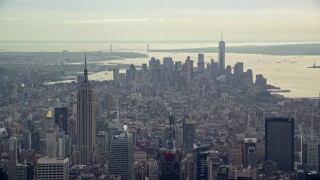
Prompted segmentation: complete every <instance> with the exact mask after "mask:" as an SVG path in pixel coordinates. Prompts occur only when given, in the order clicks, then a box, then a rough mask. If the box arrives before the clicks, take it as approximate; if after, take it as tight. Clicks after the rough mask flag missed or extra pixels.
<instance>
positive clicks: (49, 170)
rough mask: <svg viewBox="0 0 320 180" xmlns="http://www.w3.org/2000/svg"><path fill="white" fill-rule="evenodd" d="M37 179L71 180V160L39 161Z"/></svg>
mask: <svg viewBox="0 0 320 180" xmlns="http://www.w3.org/2000/svg"><path fill="white" fill-rule="evenodd" d="M37 162H38V163H37V179H38V180H47V179H63V180H68V179H69V159H68V158H65V159H57V158H49V157H42V158H39V159H38V161H37Z"/></svg>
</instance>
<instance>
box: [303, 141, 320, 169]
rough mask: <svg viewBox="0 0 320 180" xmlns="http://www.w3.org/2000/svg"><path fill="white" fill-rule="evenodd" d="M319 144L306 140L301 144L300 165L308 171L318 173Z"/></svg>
mask: <svg viewBox="0 0 320 180" xmlns="http://www.w3.org/2000/svg"><path fill="white" fill-rule="evenodd" d="M319 150H320V149H319V143H318V141H317V140H314V139H308V140H303V142H302V164H304V165H306V166H307V167H308V169H309V170H312V171H319Z"/></svg>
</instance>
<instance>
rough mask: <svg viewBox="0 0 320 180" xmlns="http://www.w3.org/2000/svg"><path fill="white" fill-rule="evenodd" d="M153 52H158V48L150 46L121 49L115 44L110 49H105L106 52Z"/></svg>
mask: <svg viewBox="0 0 320 180" xmlns="http://www.w3.org/2000/svg"><path fill="white" fill-rule="evenodd" d="M152 50H157V48H155V47H153V46H151V45H150V44H146V45H141V46H137V47H134V46H133V47H119V46H118V45H117V46H115V45H114V44H110V45H109V49H105V50H103V51H105V52H123V51H140V52H147V53H148V52H150V51H152Z"/></svg>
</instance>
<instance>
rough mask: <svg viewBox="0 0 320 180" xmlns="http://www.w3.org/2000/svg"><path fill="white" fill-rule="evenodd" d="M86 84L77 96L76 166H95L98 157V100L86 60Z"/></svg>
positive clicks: (81, 87) (81, 86) (82, 84)
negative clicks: (89, 78) (90, 80)
mask: <svg viewBox="0 0 320 180" xmlns="http://www.w3.org/2000/svg"><path fill="white" fill-rule="evenodd" d="M84 77H85V79H84V82H82V83H81V85H80V89H79V91H78V94H77V123H76V125H77V128H76V144H75V145H76V149H75V153H74V154H73V156H75V157H73V158H75V164H84V165H86V164H95V156H96V152H95V149H96V98H95V94H94V92H93V86H92V85H91V83H90V82H89V80H88V70H87V62H86V59H85V69H84Z"/></svg>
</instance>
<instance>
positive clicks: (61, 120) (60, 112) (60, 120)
mask: <svg viewBox="0 0 320 180" xmlns="http://www.w3.org/2000/svg"><path fill="white" fill-rule="evenodd" d="M54 122H55V124H56V125H58V126H59V128H61V129H62V130H63V131H64V132H65V134H66V135H68V134H69V132H68V124H69V122H68V109H67V108H66V107H59V108H54Z"/></svg>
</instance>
